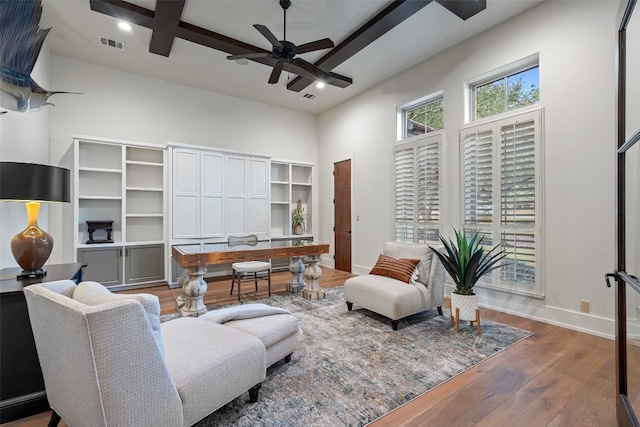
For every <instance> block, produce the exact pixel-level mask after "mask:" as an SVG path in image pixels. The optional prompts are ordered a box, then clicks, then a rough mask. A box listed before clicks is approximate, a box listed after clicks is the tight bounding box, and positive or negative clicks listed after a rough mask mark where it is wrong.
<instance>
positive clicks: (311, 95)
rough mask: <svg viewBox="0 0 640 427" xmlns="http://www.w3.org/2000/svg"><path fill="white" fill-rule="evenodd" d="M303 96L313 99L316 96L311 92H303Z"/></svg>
mask: <svg viewBox="0 0 640 427" xmlns="http://www.w3.org/2000/svg"><path fill="white" fill-rule="evenodd" d="M302 97H303V98H307V99H313V98H315V97H316V96H315V95H314V94H312V93H305V94H304V95H302Z"/></svg>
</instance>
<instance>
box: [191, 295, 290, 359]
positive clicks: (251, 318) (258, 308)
mask: <svg viewBox="0 0 640 427" xmlns="http://www.w3.org/2000/svg"><path fill="white" fill-rule="evenodd" d="M200 319H201V320H206V321H209V322H214V323H221V324H224V326H227V327H230V328H234V329H236V330H239V331H243V332H246V333H248V334H251V335H253V336H255V337H257V338H258V339H259V340H260V341H262V343H263V344H264V347H265V348H266V352H267V366H271V365H273V364H274V363H276V362H277V361H278V360H280V359H282V358H283V357H285V356H287V355H290V354H291V353H292V352H293V350H295V348H296V345H297V344H298V331H299V325H298V319H297V318H296V317H295V316H294V315H293V314H291V312H289V311H288V310H285V309H283V308H280V307H271V306H268V305H266V304H244V305H240V306H235V307H229V308H223V309H219V310H211V311H209V312H208V313H206V314H204V315H202V316H200Z"/></svg>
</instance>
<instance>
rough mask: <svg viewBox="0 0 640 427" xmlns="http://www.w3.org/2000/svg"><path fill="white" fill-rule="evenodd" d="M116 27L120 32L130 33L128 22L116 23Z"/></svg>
mask: <svg viewBox="0 0 640 427" xmlns="http://www.w3.org/2000/svg"><path fill="white" fill-rule="evenodd" d="M118 27H120V29H121V30H122V31H131V25H129V23H128V22H124V21H120V22H118Z"/></svg>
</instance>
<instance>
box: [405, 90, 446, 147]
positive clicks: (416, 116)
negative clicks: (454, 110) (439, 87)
mask: <svg viewBox="0 0 640 427" xmlns="http://www.w3.org/2000/svg"><path fill="white" fill-rule="evenodd" d="M442 102H443V97H442V95H441V94H440V95H436V96H433V95H431V96H429V97H428V98H426V99H425V100H421V101H418V102H417V103H413V104H411V105H409V106H407V107H406V108H402V107H401V116H402V118H401V120H402V135H401V137H402V138H411V137H412V136H416V135H423V134H425V133H428V132H433V131H437V130H442V129H443V127H444V124H443V119H442V115H443V111H444V110H443V103H442Z"/></svg>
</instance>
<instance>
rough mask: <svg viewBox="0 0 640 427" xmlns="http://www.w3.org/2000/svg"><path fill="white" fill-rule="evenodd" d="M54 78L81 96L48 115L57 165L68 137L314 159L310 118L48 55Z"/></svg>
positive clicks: (61, 102) (66, 99) (66, 259)
mask: <svg viewBox="0 0 640 427" xmlns="http://www.w3.org/2000/svg"><path fill="white" fill-rule="evenodd" d="M186 71H187V70H185V72H186ZM51 76H52V81H53V83H54V84H55V86H56V87H59V88H64V89H65V90H69V91H74V92H81V93H82V94H81V95H68V96H65V97H64V98H63V97H62V96H61V97H60V99H58V100H56V101H57V102H56V107H55V108H54V109H52V113H51V157H52V159H53V160H54V161H56V162H58V161H60V159H61V158H62V156H63V155H64V154H65V152H66V151H67V150H68V149H69V148H70V146H71V143H72V135H89V136H97V137H103V138H114V139H120V140H128V141H138V142H146V143H155V144H161V145H165V144H166V143H167V142H180V143H185V144H196V145H203V146H212V147H217V148H222V149H227V150H236V151H238V152H242V153H252V154H262V155H268V156H271V157H272V158H274V159H285V160H295V161H302V162H311V163H317V160H318V159H317V118H316V116H314V115H311V114H307V113H300V112H297V111H292V110H287V109H284V108H280V107H273V106H270V105H266V104H261V103H258V102H254V101H248V100H244V99H240V98H234V97H231V96H227V95H221V94H217V93H213V92H208V91H204V90H200V89H195V88H192V87H188V86H182V85H177V84H173V83H169V82H165V81H161V80H157V79H152V78H148V77H143V76H141V75H137V74H132V73H127V72H123V71H119V70H116V69H113V68H107V67H103V66H98V65H94V64H90V63H87V62H82V61H77V60H74V59H70V58H66V57H61V56H58V55H52V66H51ZM212 78H215V72H212ZM55 226H56V227H58V228H56V229H55V230H56V231H57V234H58V235H61V236H63V238H67V239H71V238H72V236H69V235H65V233H62V231H61V230H62V228H61V227H62V223H61V219H60V221H59V222H57V223H56V224H55ZM52 229H53V225H52ZM52 234H53V233H52ZM65 246H68V245H65ZM72 259H73V254H72V253H65V254H64V255H63V257H62V259H61V260H60V261H61V262H70V261H71V260H72Z"/></svg>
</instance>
